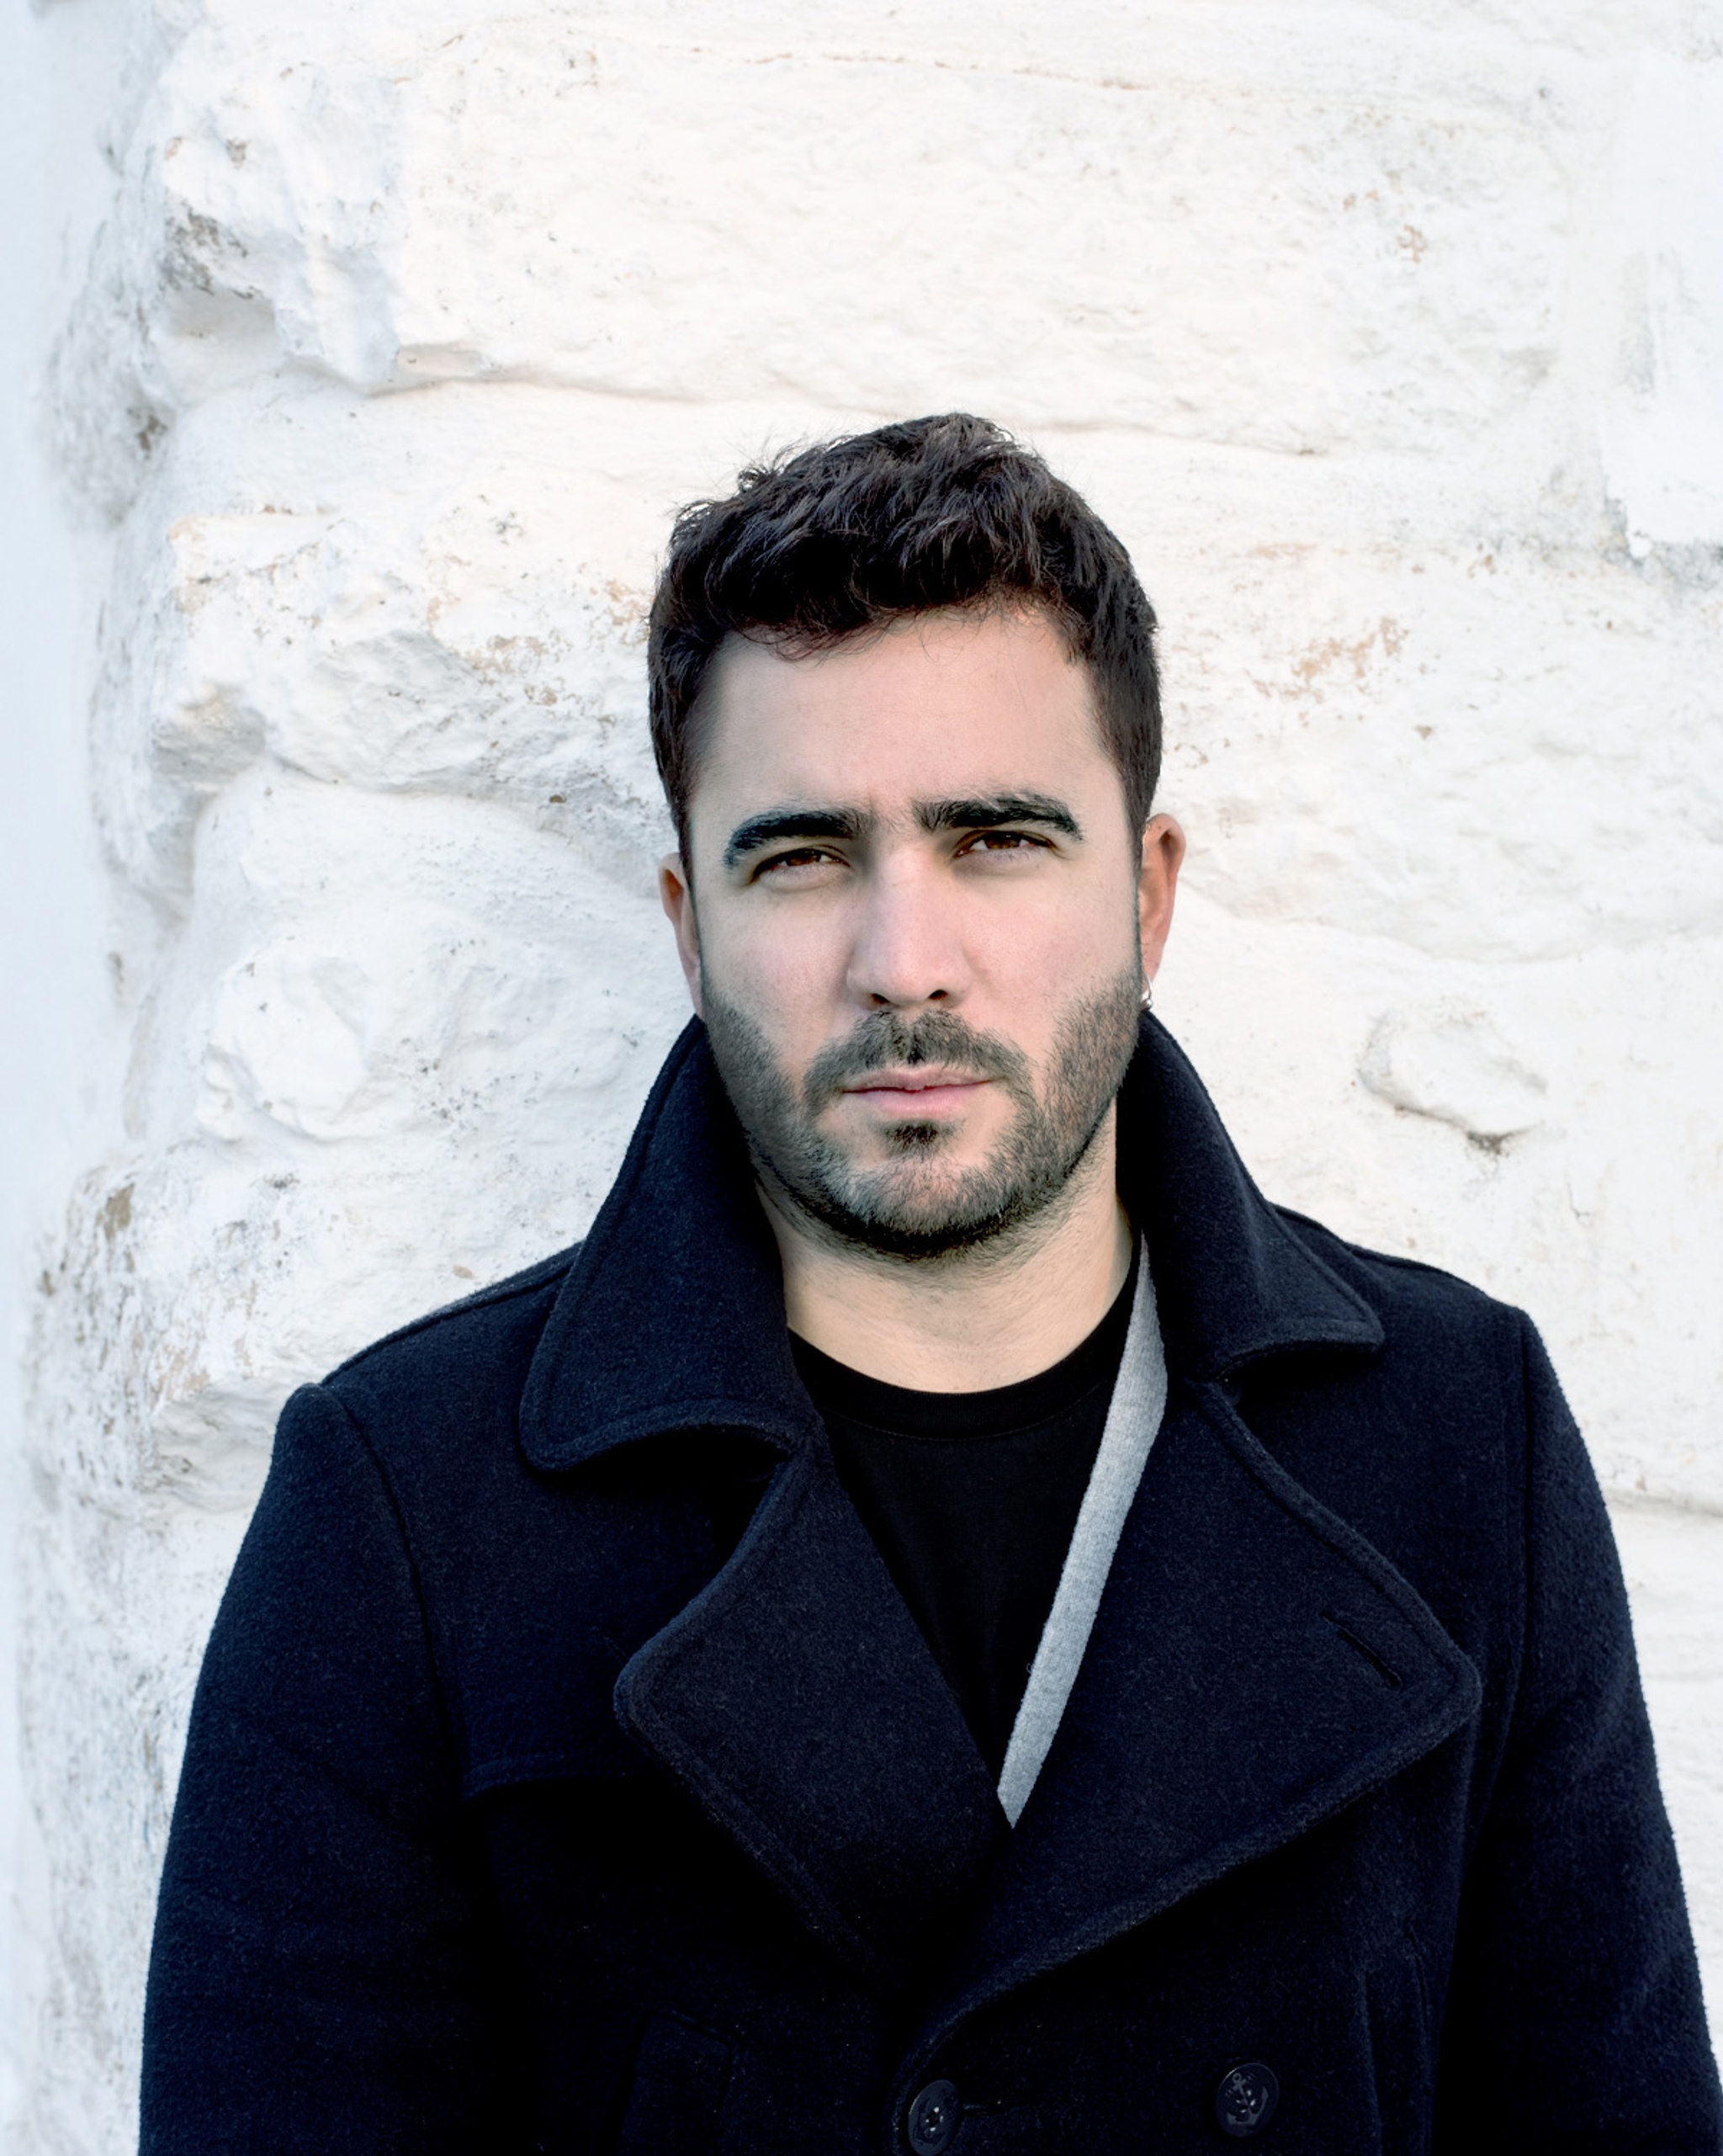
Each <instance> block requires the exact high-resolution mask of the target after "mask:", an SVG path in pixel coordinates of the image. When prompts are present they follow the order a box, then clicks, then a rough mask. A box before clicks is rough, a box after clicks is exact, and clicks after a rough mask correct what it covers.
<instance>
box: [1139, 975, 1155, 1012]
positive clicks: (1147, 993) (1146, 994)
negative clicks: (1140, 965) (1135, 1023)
mask: <svg viewBox="0 0 1723 2156" xmlns="http://www.w3.org/2000/svg"><path fill="white" fill-rule="evenodd" d="M1142 1007H1143V1009H1144V1010H1145V1011H1152V1010H1153V1008H1154V983H1153V981H1152V980H1146V981H1144V983H1143V984H1142Z"/></svg>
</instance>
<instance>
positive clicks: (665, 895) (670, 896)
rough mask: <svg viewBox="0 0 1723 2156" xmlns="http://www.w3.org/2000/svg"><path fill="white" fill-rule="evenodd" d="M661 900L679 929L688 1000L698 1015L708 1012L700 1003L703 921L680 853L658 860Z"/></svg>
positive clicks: (701, 1016) (666, 911) (679, 956)
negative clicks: (699, 917) (698, 915)
mask: <svg viewBox="0 0 1723 2156" xmlns="http://www.w3.org/2000/svg"><path fill="white" fill-rule="evenodd" d="M658 900H659V904H660V905H662V907H663V908H664V911H665V918H666V919H667V920H668V921H669V922H670V925H671V927H672V928H673V929H674V930H675V931H676V956H677V957H678V958H679V959H681V962H682V977H683V979H684V980H686V981H687V984H688V1000H689V1001H690V1002H691V1003H692V1005H693V1006H694V1016H695V1017H697V1018H703V1017H705V1016H706V1013H705V1012H704V1011H702V1009H701V1007H700V923H699V921H697V919H696V917H695V914H694V886H693V882H692V879H691V878H690V876H689V874H688V871H687V865H686V863H684V862H683V859H682V857H681V854H680V853H666V854H665V857H664V858H663V860H662V861H660V863H659V864H658Z"/></svg>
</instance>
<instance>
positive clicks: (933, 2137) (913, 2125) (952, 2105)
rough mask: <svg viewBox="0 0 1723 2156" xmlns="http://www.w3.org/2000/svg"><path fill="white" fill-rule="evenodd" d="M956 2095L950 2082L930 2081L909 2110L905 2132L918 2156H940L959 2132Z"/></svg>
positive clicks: (905, 2122)
mask: <svg viewBox="0 0 1723 2156" xmlns="http://www.w3.org/2000/svg"><path fill="white" fill-rule="evenodd" d="M957 2111H958V2105H957V2090H955V2089H954V2088H953V2087H952V2084H951V2083H950V2082H949V2081H930V2082H929V2083H928V2084H927V2086H926V2087H925V2089H924V2090H922V2091H921V2094H920V2095H919V2096H918V2097H917V2098H916V2099H915V2102H914V2103H912V2104H911V2105H910V2106H909V2116H908V2117H907V2118H906V2119H905V2121H904V2130H905V2132H907V2133H908V2134H909V2146H910V2147H911V2148H913V2149H914V2150H915V2156H940V2151H941V2149H942V2148H950V2147H951V2145H952V2135H953V2134H955V2133H956V2132H957Z"/></svg>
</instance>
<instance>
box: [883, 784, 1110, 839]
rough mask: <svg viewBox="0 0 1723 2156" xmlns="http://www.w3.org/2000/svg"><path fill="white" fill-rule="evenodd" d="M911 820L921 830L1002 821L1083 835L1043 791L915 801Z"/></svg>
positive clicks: (984, 827) (984, 826) (988, 827)
mask: <svg viewBox="0 0 1723 2156" xmlns="http://www.w3.org/2000/svg"><path fill="white" fill-rule="evenodd" d="M915 820H916V821H917V822H918V823H919V824H920V826H921V828H922V829H923V831H997V830H998V829H999V827H1000V826H1002V825H1005V824H1042V825H1045V826H1047V829H1049V830H1051V831H1063V833H1064V834H1065V836H1066V837H1067V838H1081V837H1082V836H1083V832H1082V830H1081V828H1080V826H1079V824H1078V821H1077V819H1076V817H1075V816H1074V815H1072V814H1071V811H1070V810H1068V808H1067V807H1066V806H1065V805H1064V803H1063V801H1055V800H1054V799H1052V796H1051V795H1050V794H996V795H994V797H993V799H990V800H984V801H918V802H917V803H916V805H915Z"/></svg>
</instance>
